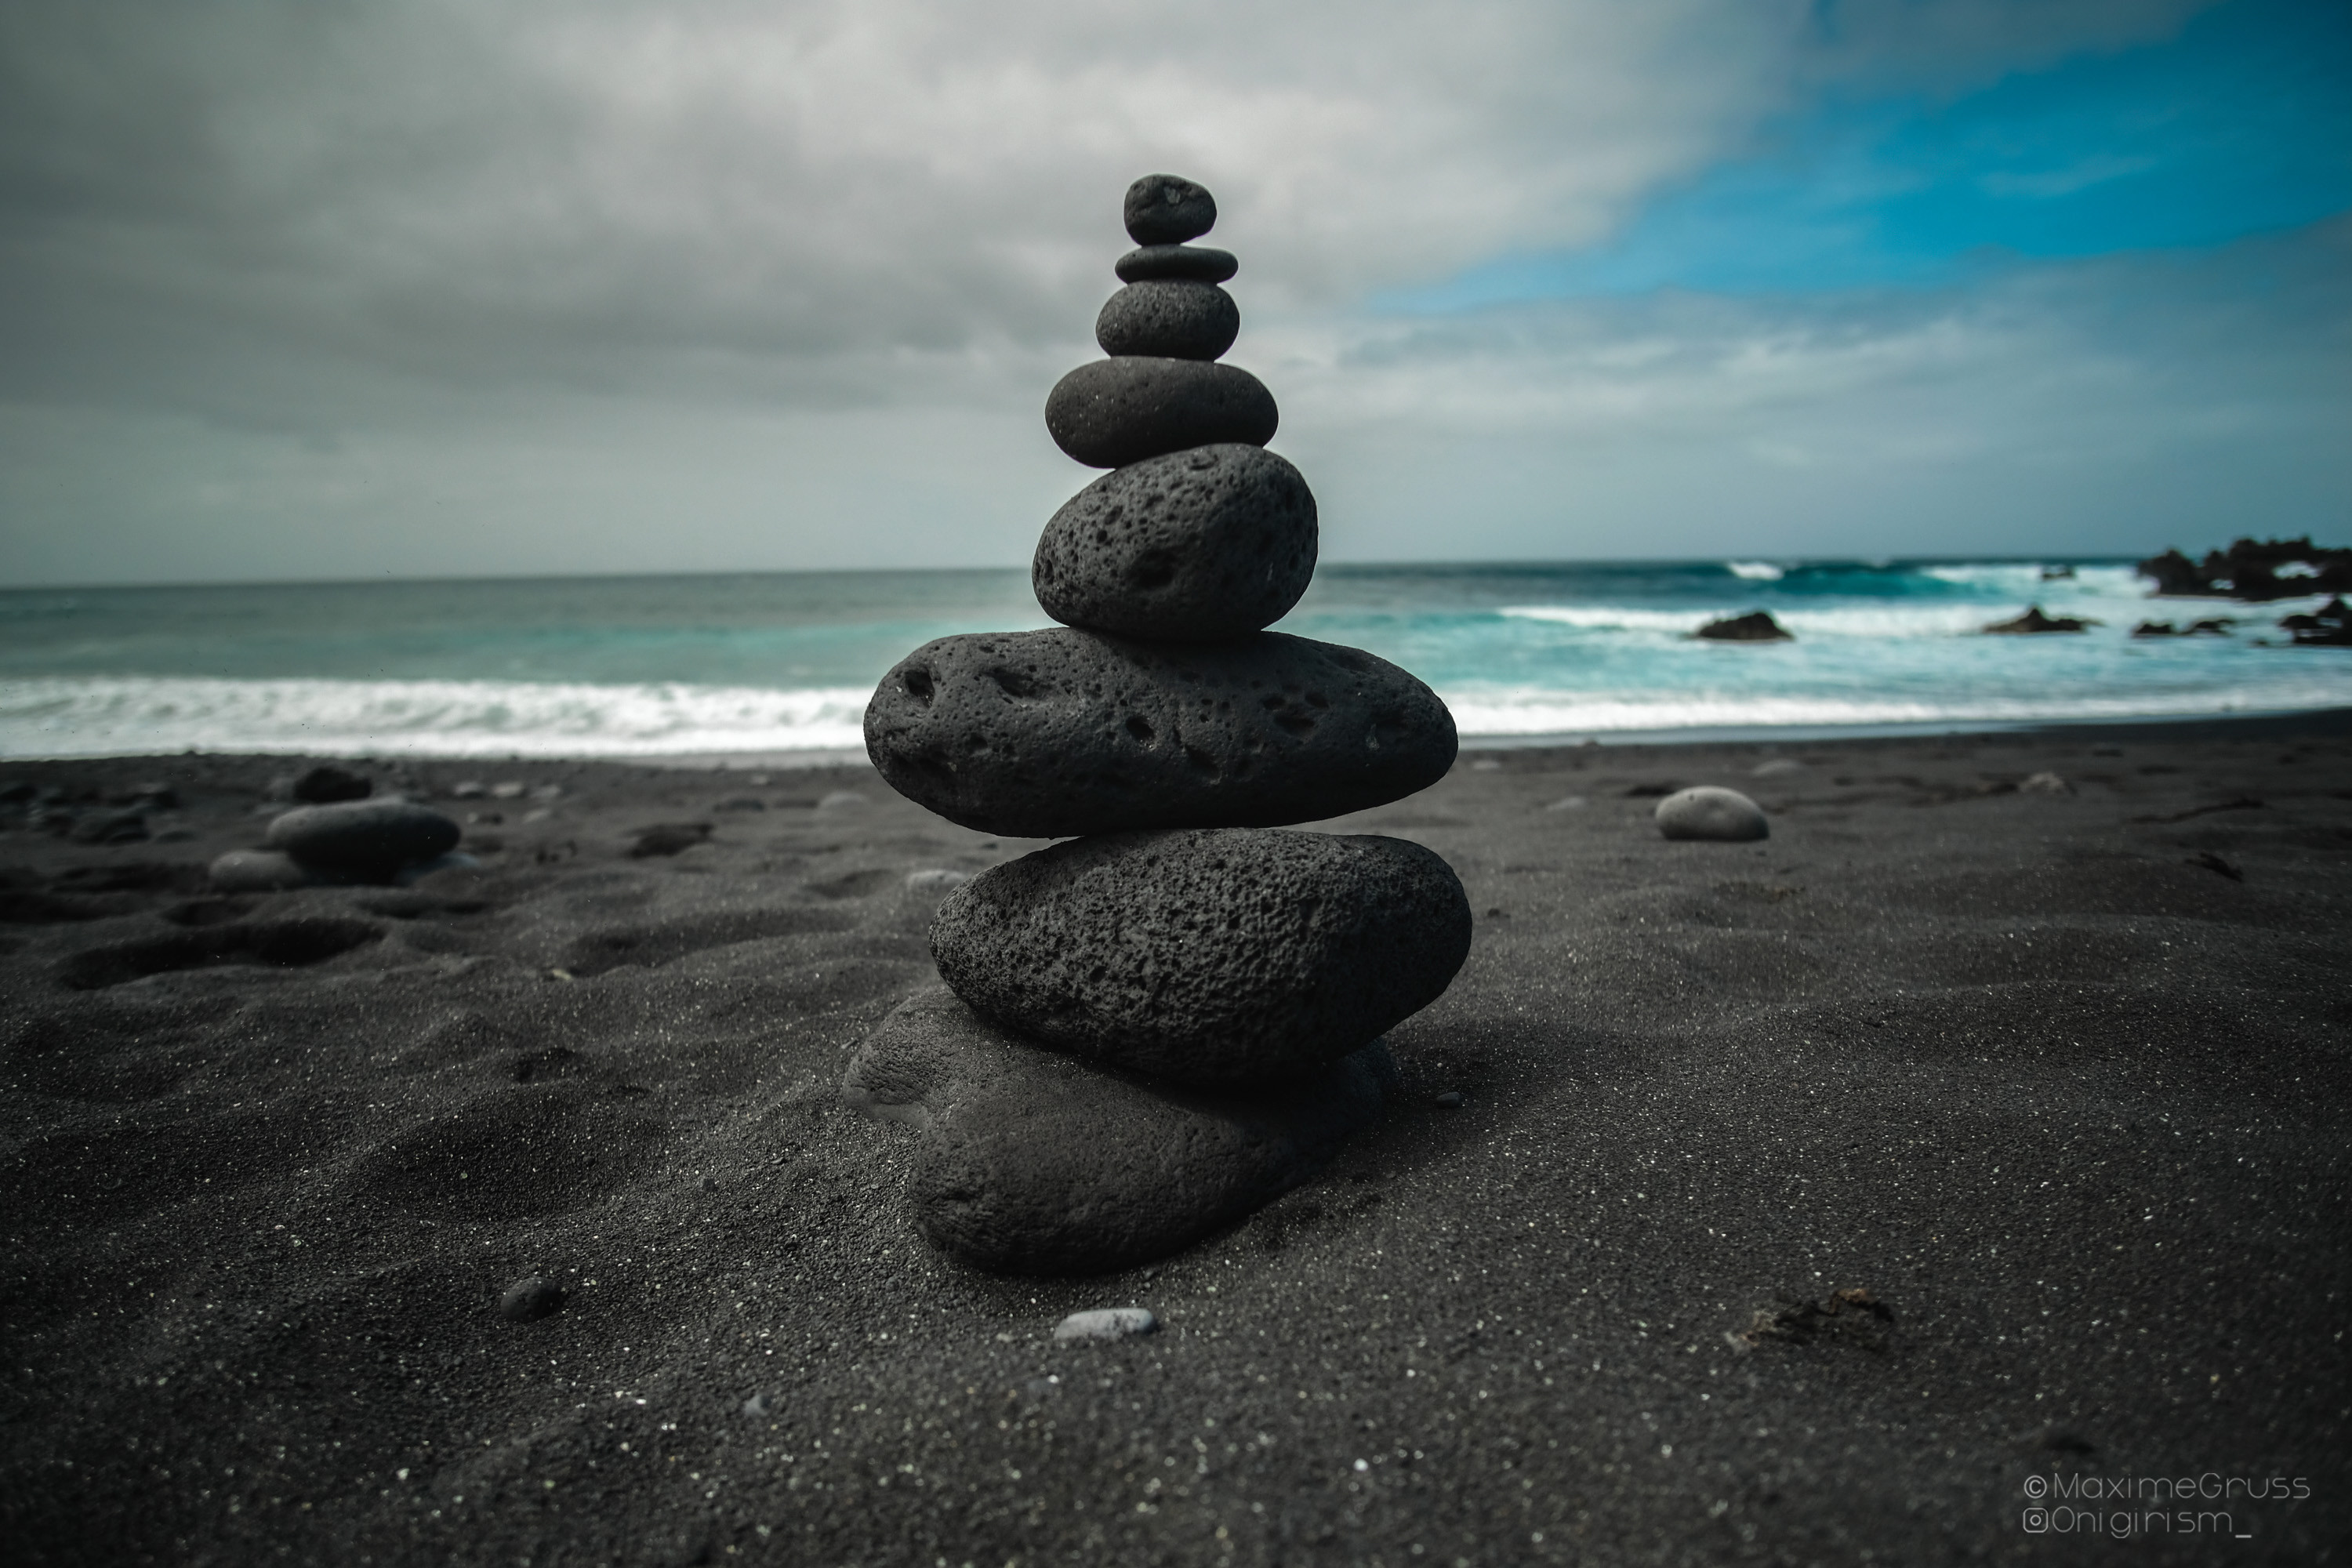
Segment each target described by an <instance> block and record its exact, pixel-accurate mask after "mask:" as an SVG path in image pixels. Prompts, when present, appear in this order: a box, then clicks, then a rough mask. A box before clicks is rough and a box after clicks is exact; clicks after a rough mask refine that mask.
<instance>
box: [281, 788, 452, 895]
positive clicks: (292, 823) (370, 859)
mask: <svg viewBox="0 0 2352 1568" xmlns="http://www.w3.org/2000/svg"><path fill="white" fill-rule="evenodd" d="M460 836H461V835H460V830H459V828H458V826H457V824H456V823H455V822H453V821H451V820H450V819H449V818H448V817H446V816H442V815H441V814H440V813H439V812H437V811H435V810H433V809H432V808H431V807H429V806H423V805H412V804H411V803H409V802H407V801H404V800H390V799H388V800H363V801H362V800H354V801H345V802H341V803H339V804H337V805H302V806H297V807H295V808H294V809H293V810H292V811H289V812H288V813H286V814H285V815H284V816H280V817H278V818H277V819H276V820H275V821H273V822H271V823H270V825H269V832H268V837H267V840H266V842H267V843H268V847H270V848H272V849H282V850H284V851H285V852H286V853H287V854H289V855H291V856H292V857H294V858H295V859H296V860H298V861H299V862H300V863H301V864H302V866H303V867H304V868H307V869H310V870H313V871H324V872H329V873H332V874H334V875H338V876H343V877H350V878H353V879H358V880H361V881H388V880H390V879H392V878H393V877H394V875H396V874H397V873H398V872H399V870H400V868H402V867H404V866H407V865H410V864H412V863H414V862H415V861H420V860H430V859H432V858H435V857H436V856H438V855H443V854H446V853H447V852H448V851H449V850H451V849H454V848H456V847H457V840H458V838H459V837H460Z"/></svg>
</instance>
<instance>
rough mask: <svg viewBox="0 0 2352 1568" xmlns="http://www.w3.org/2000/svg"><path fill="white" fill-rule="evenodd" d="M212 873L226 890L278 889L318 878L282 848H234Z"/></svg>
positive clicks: (307, 884) (214, 881) (215, 882)
mask: <svg viewBox="0 0 2352 1568" xmlns="http://www.w3.org/2000/svg"><path fill="white" fill-rule="evenodd" d="M209 874H210V876H211V878H212V884H213V886H214V887H215V889H218V890H219V891H221V892H224V893H275V892H279V891H282V890H284V889H288V888H307V887H310V885H311V884H312V883H314V882H316V881H317V880H318V879H317V878H315V877H313V876H312V875H311V874H310V872H308V871H306V870H304V869H303V868H301V867H300V866H299V865H297V864H296V863H295V860H294V857H292V856H291V855H289V854H287V853H286V852H285V851H284V850H282V849H232V850H230V851H229V852H228V853H227V854H226V855H223V856H221V857H220V858H217V859H215V861H214V862H213V863H212V866H211V868H210V871H209Z"/></svg>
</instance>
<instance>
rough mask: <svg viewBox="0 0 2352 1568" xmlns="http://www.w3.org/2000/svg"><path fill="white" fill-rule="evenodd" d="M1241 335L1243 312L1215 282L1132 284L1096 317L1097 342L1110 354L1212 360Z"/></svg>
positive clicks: (1114, 297)
mask: <svg viewBox="0 0 2352 1568" xmlns="http://www.w3.org/2000/svg"><path fill="white" fill-rule="evenodd" d="M1241 330H1242V311H1241V307H1240V306H1238V305H1236V304H1234V297H1233V296H1232V295H1231V294H1228V293H1226V292H1225V291H1224V290H1223V289H1220V288H1218V287H1217V286H1216V285H1215V284H1213V283H1180V282H1170V281H1152V282H1144V283H1130V284H1129V285H1128V286H1127V287H1126V288H1124V289H1120V290H1119V291H1118V293H1116V294H1113V295H1112V296H1111V297H1110V298H1109V299H1108V300H1104V301H1103V308H1102V313H1101V314H1099V315H1097V317H1095V342H1098V343H1100V344H1101V345H1102V351H1103V353H1107V354H1156V355H1159V356H1160V357H1161V358H1163V359H1197V360H1213V359H1215V358H1216V357H1217V356H1218V355H1219V354H1222V353H1224V352H1225V351H1226V350H1227V349H1229V348H1231V347H1233V346H1234V338H1235V337H1237V336H1239V335H1240V333H1241Z"/></svg>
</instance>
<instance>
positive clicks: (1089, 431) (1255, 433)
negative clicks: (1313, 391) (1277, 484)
mask: <svg viewBox="0 0 2352 1568" xmlns="http://www.w3.org/2000/svg"><path fill="white" fill-rule="evenodd" d="M1280 422H1281V416H1280V414H1279V412H1278V411H1277V410H1276V407H1275V405H1274V394H1272V393H1270V392H1268V391H1267V390H1266V389H1265V383H1263V382H1261V381H1259V380H1258V378H1257V377H1255V376H1254V375H1252V374H1250V373H1249V372H1247V371H1245V370H1243V369H1241V368H1240V367H1238V366H1236V365H1230V364H1219V363H1210V362H1208V361H1204V360H1192V359H1169V358H1166V357H1164V356H1162V355H1158V354H1126V355H1122V356H1120V357H1119V358H1117V359H1098V360H1096V361H1094V362H1093V363H1088V364H1082V365H1080V366H1078V368H1077V369H1076V370H1074V371H1072V372H1070V374H1067V375H1066V376H1064V377H1063V378H1062V379H1061V380H1060V381H1058V382H1056V383H1055V384H1054V390H1053V392H1052V393H1051V394H1049V395H1047V396H1046V399H1045V428H1046V430H1047V432H1048V433H1049V434H1051V435H1052V436H1053V437H1054V443H1055V445H1056V446H1058V447H1061V448H1062V450H1063V451H1065V452H1066V453H1068V454H1069V455H1070V456H1071V457H1073V458H1076V459H1077V460H1078V461H1079V462H1081V463H1084V464H1086V465H1087V466H1088V467H1089V468H1118V467H1120V466H1122V465H1124V464H1128V463H1137V462H1141V461H1142V460H1143V459H1144V458H1157V457H1159V456H1160V454H1162V453H1164V452H1174V451H1179V450H1181V449H1182V448H1184V447H1204V446H1208V445H1211V444H1212V443H1215V442H1220V441H1240V442H1244V443H1245V444H1247V445H1249V446H1252V447H1263V446H1265V444H1266V443H1267V442H1268V441H1271V440H1272V439H1274V432H1275V428H1276V426H1277V425H1278V424H1279V423H1280Z"/></svg>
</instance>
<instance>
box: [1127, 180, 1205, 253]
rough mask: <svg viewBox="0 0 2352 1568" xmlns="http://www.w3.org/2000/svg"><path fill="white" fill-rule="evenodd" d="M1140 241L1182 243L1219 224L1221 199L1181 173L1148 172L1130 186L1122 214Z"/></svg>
mask: <svg viewBox="0 0 2352 1568" xmlns="http://www.w3.org/2000/svg"><path fill="white" fill-rule="evenodd" d="M1122 216H1125V218H1126V219H1127V232H1128V236H1129V238H1131V239H1133V240H1134V241H1135V243H1136V244H1138V245H1181V244H1182V243H1183V242H1184V241H1186V240H1188V239H1198V238H1199V237H1201V236H1202V235H1204V234H1206V233H1208V232H1209V231H1210V230H1211V229H1213V228H1214V227H1216V226H1217V199H1216V198H1215V197H1214V196H1213V195H1209V193H1208V192H1207V190H1205V189H1204V188H1202V186H1199V185H1196V184H1193V183H1192V181H1190V180H1187V179H1184V178H1183V177H1181V175H1177V174H1146V175H1144V176H1143V178H1141V179H1139V180H1138V181H1136V182H1135V184H1131V185H1129V186H1128V187H1127V202H1126V207H1125V211H1124V213H1123V215H1122Z"/></svg>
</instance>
